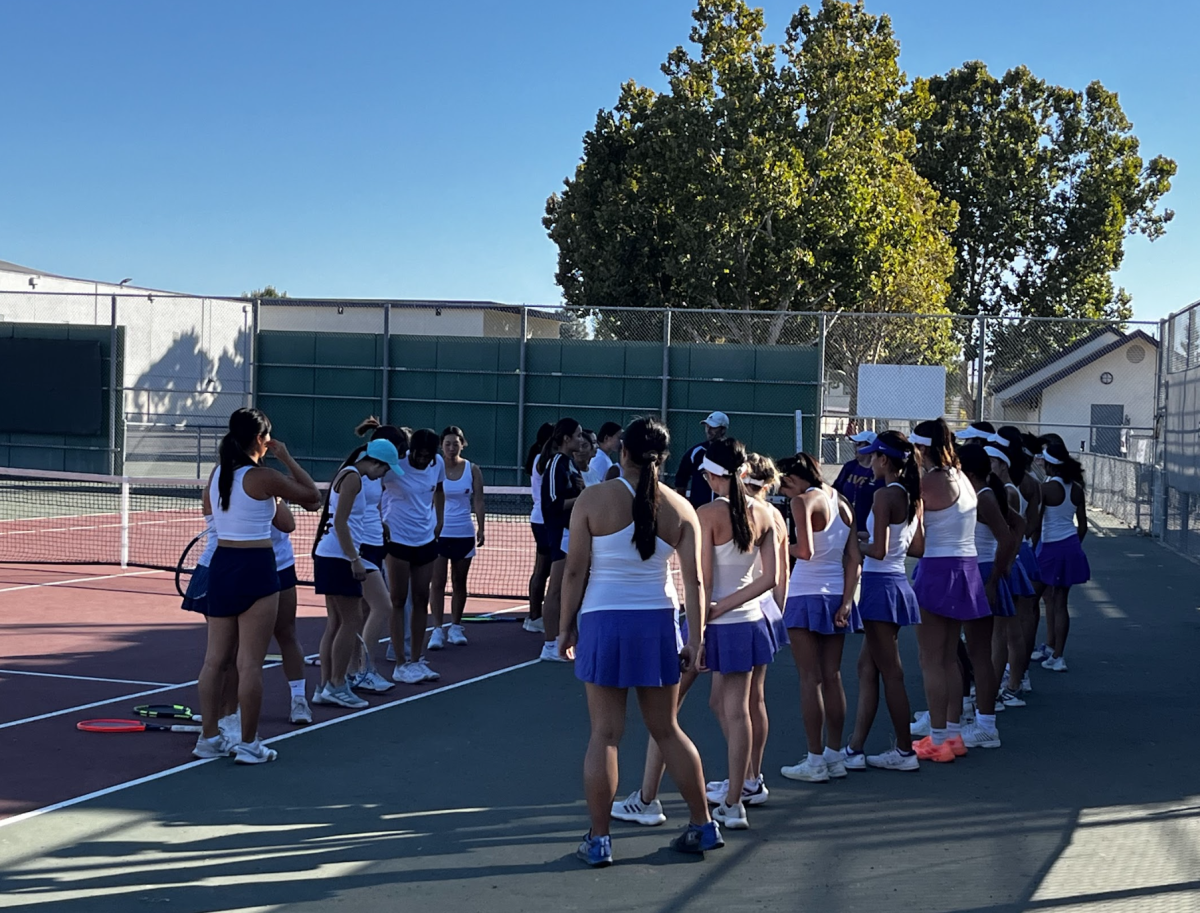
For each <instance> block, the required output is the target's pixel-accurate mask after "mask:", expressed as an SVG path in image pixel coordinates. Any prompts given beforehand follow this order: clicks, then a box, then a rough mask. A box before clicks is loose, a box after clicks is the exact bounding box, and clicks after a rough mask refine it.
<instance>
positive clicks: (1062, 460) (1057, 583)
mask: <svg viewBox="0 0 1200 913" xmlns="http://www.w3.org/2000/svg"><path fill="white" fill-rule="evenodd" d="M1042 459H1043V461H1044V462H1045V464H1046V475H1047V476H1048V477H1049V478H1047V480H1046V481H1045V483H1044V484H1043V485H1042V511H1041V535H1040V537H1039V540H1038V547H1037V563H1038V578H1039V579H1040V580H1041V581H1042V583H1043V584H1045V586H1046V593H1045V599H1046V644H1047V647H1048V648H1049V656H1048V657H1047V658H1046V659H1045V660H1044V661H1043V662H1042V668H1043V669H1049V670H1050V671H1051V672H1066V671H1067V661H1066V660H1065V659H1064V658H1063V651H1064V650H1065V649H1066V646H1067V635H1068V634H1069V633H1070V631H1071V618H1070V616H1069V615H1068V614H1067V595H1068V593H1070V591H1071V587H1073V586H1075V585H1077V584H1080V583H1087V581H1088V580H1090V579H1091V577H1092V571H1091V567H1090V566H1089V565H1088V560H1087V555H1085V554H1084V552H1083V544H1082V543H1083V538H1084V536H1086V535H1087V500H1086V498H1085V492H1084V485H1083V467H1082V466H1081V465H1080V464H1079V461H1078V460H1076V459H1075V458H1074V457H1072V456H1071V454H1070V453H1068V452H1067V448H1066V446H1065V445H1064V444H1063V443H1062V439H1061V438H1059V439H1057V440H1049V441H1047V442H1046V446H1045V448H1044V449H1043V450H1042Z"/></svg>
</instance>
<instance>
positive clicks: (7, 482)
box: [0, 468, 534, 601]
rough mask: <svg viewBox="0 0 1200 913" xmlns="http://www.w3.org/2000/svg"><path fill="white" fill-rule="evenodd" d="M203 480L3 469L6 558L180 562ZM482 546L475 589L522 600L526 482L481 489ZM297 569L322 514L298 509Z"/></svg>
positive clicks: (198, 513)
mask: <svg viewBox="0 0 1200 913" xmlns="http://www.w3.org/2000/svg"><path fill="white" fill-rule="evenodd" d="M204 484H205V483H204V482H203V481H200V480H196V479H151V478H129V477H124V476H102V475H90V474H85V473H64V472H46V471H41V470H34V469H4V468H0V562H3V563H9V564H11V563H21V564H114V565H120V566H121V567H128V566H132V567H145V568H157V569H161V570H167V571H170V570H175V568H176V566H177V564H178V563H179V560H180V556H181V555H182V554H183V552H184V550H185V549H186V548H187V546H188V544H189V543H190V542H191V541H192V540H193V539H194V538H195V537H197V536H199V535H201V534H202V533H203V532H204V516H203V511H202V508H201V506H200V505H201V496H202V492H203V488H204ZM484 503H485V509H486V512H487V523H486V525H485V530H484V532H485V535H486V539H485V544H484V545H483V546H482V547H480V548H479V549H478V550H477V553H476V557H475V560H474V561H473V562H472V564H471V572H470V575H469V577H468V580H467V588H468V591H469V593H470V594H471V595H472V596H490V597H499V598H512V599H520V600H522V601H523V600H525V599H526V598H527V596H528V585H529V575H530V574H531V573H532V572H533V562H534V541H533V534H532V532H531V530H530V528H529V512H530V510H531V508H532V501H531V499H530V496H529V489H527V488H518V487H504V486H492V487H488V488H485V489H484ZM294 513H295V514H296V531H295V532H294V533H292V545H293V547H294V549H295V552H296V574H297V576H298V577H299V579H300V581H301V582H302V583H311V582H312V575H313V571H312V558H311V557H310V553H311V552H312V545H313V540H314V538H315V537H316V532H317V525H318V521H319V519H320V515H319V514H316V513H309V512H306V511H303V510H299V509H294Z"/></svg>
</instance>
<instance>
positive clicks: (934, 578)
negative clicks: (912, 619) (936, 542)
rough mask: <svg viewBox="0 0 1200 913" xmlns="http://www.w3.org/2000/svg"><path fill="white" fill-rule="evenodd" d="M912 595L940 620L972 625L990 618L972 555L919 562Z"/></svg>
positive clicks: (928, 559) (977, 564)
mask: <svg viewBox="0 0 1200 913" xmlns="http://www.w3.org/2000/svg"><path fill="white" fill-rule="evenodd" d="M913 592H914V593H915V594H916V596H917V604H918V605H919V606H920V607H921V608H922V609H924V610H925V611H926V612H932V613H933V614H934V615H941V616H942V617H943V618H953V619H955V620H957V621H974V620H975V619H976V618H987V617H988V616H989V615H991V614H992V610H991V607H990V606H988V601H987V595H986V594H985V593H984V592H983V578H982V577H980V576H979V562H978V561H977V560H976V559H975V556H974V555H971V556H965V555H958V556H955V557H951V558H922V559H921V563H920V564H919V565H918V566H917V573H916V580H915V581H913Z"/></svg>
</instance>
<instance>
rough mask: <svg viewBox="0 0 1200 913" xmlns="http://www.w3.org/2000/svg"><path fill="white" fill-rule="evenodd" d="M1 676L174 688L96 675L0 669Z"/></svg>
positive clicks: (132, 679) (170, 685)
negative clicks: (33, 676)
mask: <svg viewBox="0 0 1200 913" xmlns="http://www.w3.org/2000/svg"><path fill="white" fill-rule="evenodd" d="M0 675H35V676H38V677H39V678H68V679H70V680H71V681H75V682H112V683H113V684H114V685H162V686H163V687H164V688H174V687H175V686H174V685H172V684H170V683H169V682H139V681H138V680H137V679H135V678H96V677H95V676H94V675H62V674H60V673H58V672H26V671H24V670H23V669H0Z"/></svg>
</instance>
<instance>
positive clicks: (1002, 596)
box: [979, 561, 1017, 618]
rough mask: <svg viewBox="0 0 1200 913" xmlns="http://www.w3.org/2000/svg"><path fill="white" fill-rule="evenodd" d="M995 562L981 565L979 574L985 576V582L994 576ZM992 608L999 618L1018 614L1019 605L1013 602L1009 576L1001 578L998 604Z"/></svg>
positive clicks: (997, 598)
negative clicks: (993, 566)
mask: <svg viewBox="0 0 1200 913" xmlns="http://www.w3.org/2000/svg"><path fill="white" fill-rule="evenodd" d="M993 564H995V562H993V561H987V562H984V563H982V564H980V565H979V576H980V577H981V578H983V582H984V583H985V584H986V583H987V579H988V578H989V577H991V576H992V565H993ZM985 595H986V587H985ZM991 608H992V614H993V615H995V616H996V617H997V618H1012V617H1013V616H1015V615H1016V614H1017V607H1016V604H1014V603H1013V597H1012V587H1011V585H1010V584H1009V582H1008V578H1006V577H1001V578H1000V583H999V584H998V585H997V587H996V604H995V605H994V606H992V607H991Z"/></svg>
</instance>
